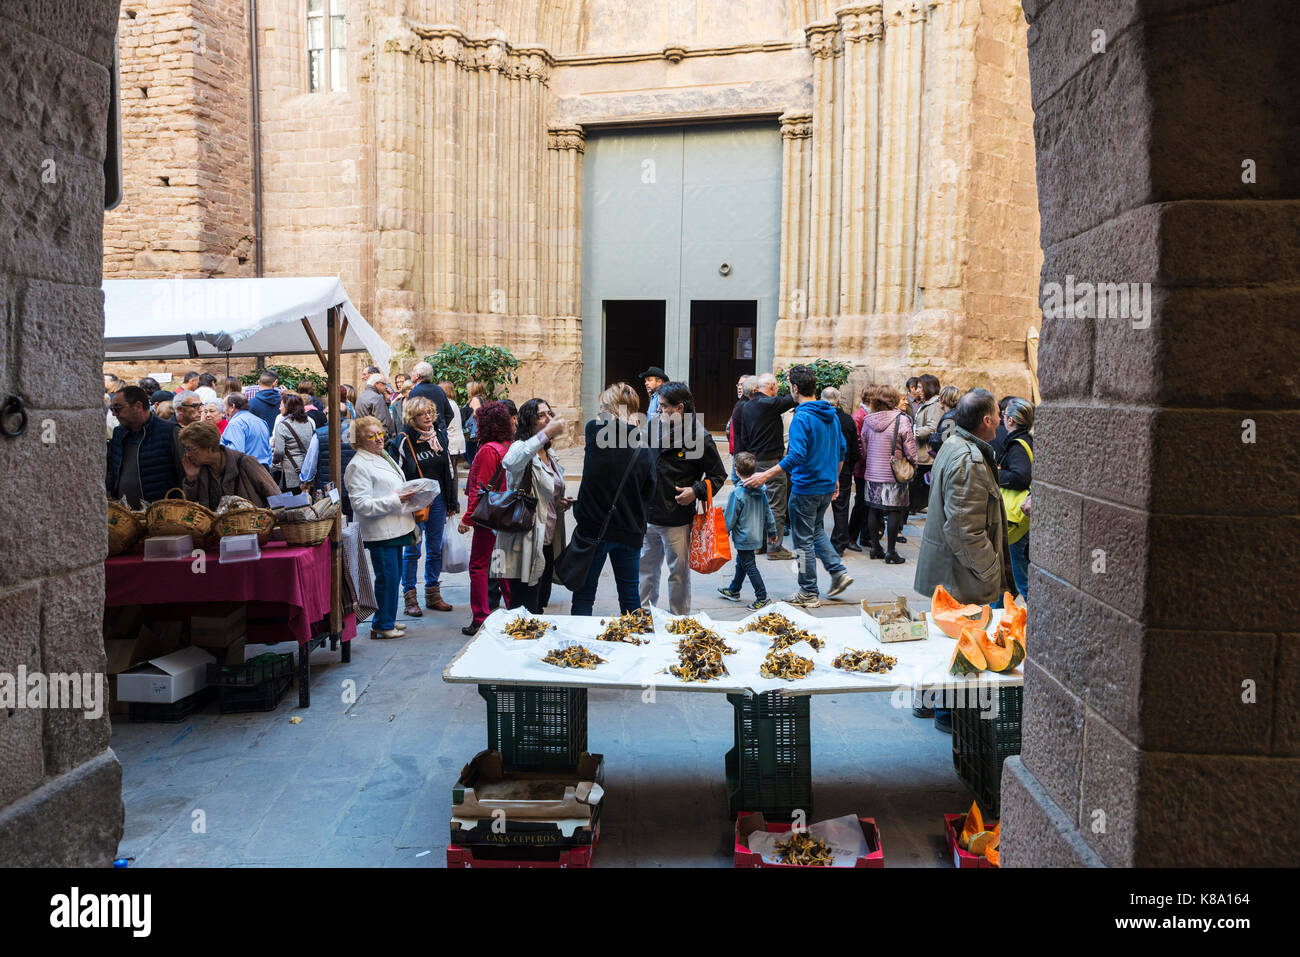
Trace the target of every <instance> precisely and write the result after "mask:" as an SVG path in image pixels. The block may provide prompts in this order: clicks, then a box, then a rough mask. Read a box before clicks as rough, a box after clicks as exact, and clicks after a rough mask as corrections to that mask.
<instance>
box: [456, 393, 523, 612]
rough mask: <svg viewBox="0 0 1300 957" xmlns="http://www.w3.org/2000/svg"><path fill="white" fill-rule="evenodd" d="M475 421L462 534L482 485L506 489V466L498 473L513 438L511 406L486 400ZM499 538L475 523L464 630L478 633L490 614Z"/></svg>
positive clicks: (493, 488) (460, 527)
mask: <svg viewBox="0 0 1300 957" xmlns="http://www.w3.org/2000/svg"><path fill="white" fill-rule="evenodd" d="M475 421H476V422H477V423H478V441H479V447H478V451H477V452H476V453H475V455H474V461H473V463H471V465H470V468H469V478H468V480H467V481H466V482H465V497H466V499H467V503H466V508H465V512H464V513H463V517H462V518H461V522H460V525H459V531H460V533H461V534H462V535H463V534H464V533H465V532H468V531H469V530H470V526H469V525H467V524H466V522H467V521H468V520H469V517H470V516H471V515H473V514H474V506H476V505H477V504H478V495H479V486H481V485H486V486H488V487H489V488H491V489H492V490H493V491H495V492H500V491H503V490H504V489H505V487H506V477H505V470H504V469H502V471H501V474H500V475H499V476H498V475H497V469H498V468H499V467H500V465H501V460H502V459H503V458H504V457H505V454H506V452H507V451H508V450H509V449H510V442H511V439H512V438H513V432H512V430H511V428H510V410H509V409H507V408H506V407H505V406H504V405H503V404H502V403H500V402H485V403H483V405H481V406H480V407H479V410H478V412H477V414H476V415H475ZM494 477H496V479H497V481H496V482H495V484H493V483H492V479H493V478H494ZM496 541H497V533H496V532H494V531H493V530H492V529H490V528H481V527H480V526H478V525H475V526H474V538H473V539H472V540H471V541H470V546H469V606H470V613H471V615H472V616H473V618H472V620H471V621H470V623H469V624H468V625H466V626H465V627H464V628H462V629H461V634H464V635H475V634H477V633H478V630H479V628H481V627H482V626H483V620H484V619H485V618H487V616H488V577H489V575H490V574H491V570H492V551H493V549H494V548H495V547H496ZM502 587H503V588H504V584H503V586H502ZM502 597H504V598H506V604H507V605H509V604H510V601H509V597H508V596H502Z"/></svg>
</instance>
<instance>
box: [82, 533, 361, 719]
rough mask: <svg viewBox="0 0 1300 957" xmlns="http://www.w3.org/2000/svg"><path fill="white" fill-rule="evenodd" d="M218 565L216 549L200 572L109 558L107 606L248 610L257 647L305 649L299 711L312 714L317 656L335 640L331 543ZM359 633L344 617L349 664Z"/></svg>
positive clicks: (192, 566)
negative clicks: (282, 644) (233, 606)
mask: <svg viewBox="0 0 1300 957" xmlns="http://www.w3.org/2000/svg"><path fill="white" fill-rule="evenodd" d="M217 558H218V552H217V550H216V549H208V550H207V551H206V552H205V554H204V558H203V562H202V564H201V565H199V564H198V561H199V560H198V559H197V558H178V559H173V560H170V561H150V562H146V561H145V560H144V557H143V556H142V555H141V554H139V553H136V554H126V555H117V556H115V557H113V558H109V559H107V560H106V561H105V562H104V604H105V606H106V607H110V608H112V607H122V606H129V605H148V606H151V607H154V608H160V606H170V607H169V608H168V609H167V610H170V611H179V612H183V611H184V610H185V607H186V606H193V605H199V604H215V603H225V604H229V603H236V604H245V605H246V607H247V614H248V636H247V637H248V641H249V643H250V644H275V643H278V642H281V641H296V642H297V643H298V704H299V705H300V706H301V707H303V708H306V707H309V706H310V705H311V685H310V678H311V673H310V667H309V659H310V656H311V652H312V650H313V649H315V648H318V647H320V646H321V645H323V644H324V643H325V641H326V640H328V639H330V630H329V626H330V620H329V619H330V561H331V559H330V543H329V542H328V541H324V542H321V543H320V544H319V545H311V546H301V545H287V544H285V543H284V542H267V544H266V545H264V546H262V557H261V558H260V559H258V560H257V561H248V562H232V563H230V564H226V565H222V564H221V563H220V562H218V560H217ZM200 569H201V571H200ZM356 633H357V623H356V616H355V615H351V614H349V615H346V616H344V619H343V627H342V631H341V632H340V634H339V638H340V639H341V641H342V655H343V660H344V661H345V662H346V661H350V660H351V657H352V638H353V637H354V636H355V635H356ZM331 647H334V643H333V642H331Z"/></svg>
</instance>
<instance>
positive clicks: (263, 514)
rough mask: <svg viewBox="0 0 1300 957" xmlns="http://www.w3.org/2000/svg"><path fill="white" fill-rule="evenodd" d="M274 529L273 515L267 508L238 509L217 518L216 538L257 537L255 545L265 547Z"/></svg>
mask: <svg viewBox="0 0 1300 957" xmlns="http://www.w3.org/2000/svg"><path fill="white" fill-rule="evenodd" d="M273 528H275V513H274V512H272V511H271V510H270V509H269V508H238V509H231V510H230V511H228V512H222V513H221V514H220V515H218V516H217V523H216V526H215V529H214V530H215V531H216V533H217V537H218V538H225V537H226V536H227V535H254V534H256V535H257V544H259V545H265V544H266V543H267V540H268V539H270V537H271V529H273Z"/></svg>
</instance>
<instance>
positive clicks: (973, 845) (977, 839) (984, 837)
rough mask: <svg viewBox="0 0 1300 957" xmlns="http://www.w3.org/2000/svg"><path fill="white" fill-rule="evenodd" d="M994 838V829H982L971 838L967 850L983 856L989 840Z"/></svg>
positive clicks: (977, 855)
mask: <svg viewBox="0 0 1300 957" xmlns="http://www.w3.org/2000/svg"><path fill="white" fill-rule="evenodd" d="M991 840H993V832H992V831H980V832H979V833H978V834H976V835H975V836H974V837H972V838H971V839H970V844H969V845H968V846H967V848H966V850H968V851H970V852H971V853H972V854H974V855H975V856H976V857H983V856H984V852H985V851H987V850H988V846H989V841H991Z"/></svg>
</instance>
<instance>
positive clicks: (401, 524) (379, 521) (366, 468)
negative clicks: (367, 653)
mask: <svg viewBox="0 0 1300 957" xmlns="http://www.w3.org/2000/svg"><path fill="white" fill-rule="evenodd" d="M352 447H353V448H354V449H355V450H356V454H355V455H354V456H353V457H352V461H351V462H349V463H348V469H347V471H346V472H345V473H344V475H343V481H344V483H345V484H346V485H347V487H348V498H349V499H351V501H352V514H353V515H354V516H355V517H356V519H357V522H358V523H359V524H360V525H361V540H362V541H363V542H364V543H365V546H366V550H367V551H369V552H370V562H371V564H372V565H374V566H375V600H376V602H377V603H378V605H379V610H378V611H377V612H375V623H374V626H373V628H372V629H371V631H370V637H371V638H401V637H402V634H403V632H405V630H406V626H405V625H401V624H398V622H397V592H398V589H399V588H400V587H401V584H402V549H403V547H404V546H406V545H410V544H412V543H413V542H414V541H415V519H414V518H412V517H411V513H410V512H409V511H408V510H407V509H406V507H405V503H406V502H407V501H408V500H409V499H410V498H411V497H412V496H413V495H414V494H415V493H414V492H403V491H401V488H402V486H403V485H405V484H406V476H405V475H403V474H402V470H401V469H400V468H398V467H397V463H396V462H394V461H393V460H392V458H391V457H390V456H389V455H388V453H387V452H385V451H384V426H383V423H381V422H380V421H379V420H378V419H377V418H375V417H374V416H372V415H367V416H363V417H361V418H359V419H357V420H356V421H355V422H354V423H353V424H352Z"/></svg>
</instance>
